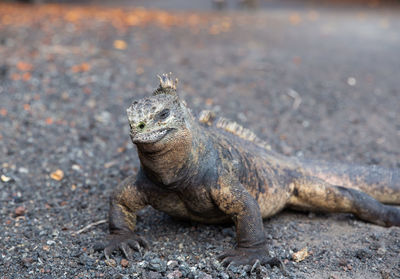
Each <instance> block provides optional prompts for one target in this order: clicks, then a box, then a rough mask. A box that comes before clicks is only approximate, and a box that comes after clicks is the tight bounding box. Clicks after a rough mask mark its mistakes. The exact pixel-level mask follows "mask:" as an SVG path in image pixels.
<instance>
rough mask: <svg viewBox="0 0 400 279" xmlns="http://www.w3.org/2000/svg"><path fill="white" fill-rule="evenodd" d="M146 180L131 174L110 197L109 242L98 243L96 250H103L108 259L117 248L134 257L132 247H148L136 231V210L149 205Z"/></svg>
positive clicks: (139, 248) (128, 256) (136, 248)
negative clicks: (145, 187)
mask: <svg viewBox="0 0 400 279" xmlns="http://www.w3.org/2000/svg"><path fill="white" fill-rule="evenodd" d="M145 183H146V181H145V180H144V179H141V175H140V174H139V175H138V177H135V176H130V177H128V178H127V179H125V180H124V181H122V182H121V183H120V184H119V185H118V187H117V189H116V190H115V191H114V193H113V195H112V196H111V198H110V209H109V216H108V218H109V230H110V235H109V236H108V242H107V243H103V244H100V245H97V247H96V250H103V249H104V255H105V257H106V258H107V259H109V258H110V257H111V254H112V253H113V252H114V251H115V250H118V249H119V250H121V251H122V253H123V254H124V255H125V257H126V258H127V259H132V251H131V248H132V249H135V250H139V251H140V250H141V247H145V248H146V247H147V243H146V241H145V240H144V239H143V238H141V237H140V236H139V235H137V234H135V233H134V229H135V226H136V212H137V211H138V210H140V209H142V208H143V207H145V206H146V205H147V201H146V200H147V199H146V195H145V193H144V191H143V184H145Z"/></svg>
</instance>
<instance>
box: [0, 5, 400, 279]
mask: <svg viewBox="0 0 400 279" xmlns="http://www.w3.org/2000/svg"><path fill="white" fill-rule="evenodd" d="M399 12H400V10H398V9H395V8H393V9H390V8H388V9H380V10H372V9H362V10H357V9H351V10H344V9H339V8H335V9H333V10H329V9H325V8H324V9H322V8H321V9H319V8H315V9H311V8H308V7H304V8H302V9H299V10H295V9H294V8H293V9H291V8H284V9H280V8H275V9H270V10H263V11H256V12H248V11H230V12H214V11H208V12H206V11H204V12H200V13H198V12H196V13H195V12H185V11H180V12H172V11H171V12H169V13H166V12H160V11H149V10H143V9H133V8H124V9H116V8H106V7H103V8H95V7H71V6H47V5H45V6H40V8H38V7H31V6H15V5H11V4H0V96H1V99H0V101H1V102H0V164H1V173H0V175H3V176H2V177H1V180H0V203H1V206H0V220H1V226H0V277H1V278H97V277H98V278H100V277H103V278H162V277H164V278H165V277H167V278H180V277H179V276H181V277H182V278H185V277H187V278H229V277H232V278H248V277H251V278H261V277H265V278H268V277H270V278H282V277H283V275H282V273H281V271H280V270H279V269H277V268H273V269H271V268H269V267H255V268H254V269H253V270H251V267H235V266H231V267H229V268H228V269H224V268H222V267H221V266H220V265H219V263H218V262H217V261H216V255H218V254H219V253H221V252H222V251H223V250H225V249H227V248H230V247H231V246H232V244H234V230H233V227H230V226H228V227H223V226H208V225H202V224H197V223H181V222H177V221H175V220H173V219H171V218H170V217H168V216H167V215H165V214H163V213H160V212H156V211H155V210H153V209H151V208H148V209H145V210H144V211H143V212H142V213H141V218H140V221H139V223H138V227H137V231H138V232H139V233H140V234H141V235H143V236H145V237H146V238H147V239H148V241H149V242H150V243H151V245H150V248H149V249H148V250H147V251H144V253H143V255H140V254H139V253H136V254H135V261H134V262H130V263H126V262H124V261H122V262H121V259H122V256H121V254H119V253H117V254H115V261H116V267H113V266H110V265H112V263H109V264H110V265H107V263H106V262H105V261H104V258H103V257H102V254H101V253H98V252H94V251H93V249H92V245H93V244H94V243H95V242H96V241H99V240H102V239H104V238H105V237H106V235H107V225H106V224H101V225H97V226H94V227H91V228H90V229H89V230H87V231H85V232H83V233H81V234H78V235H75V236H74V232H75V231H77V230H79V229H81V228H83V227H85V226H86V225H88V224H91V223H93V222H96V221H99V220H102V219H105V218H106V216H107V210H108V197H109V194H110V192H111V191H112V189H113V188H114V187H115V186H116V185H117V184H118V183H119V182H120V181H121V180H122V179H124V178H125V177H126V176H128V175H131V174H133V173H135V172H136V171H137V168H138V159H137V156H136V152H135V148H134V147H133V145H132V144H131V143H130V142H129V141H130V140H129V134H128V125H127V120H126V115H125V109H126V108H127V107H128V106H129V105H130V103H131V102H132V100H134V99H137V98H141V97H143V96H146V95H148V94H149V93H150V92H151V91H152V89H153V88H154V87H155V86H157V80H156V78H155V75H156V74H157V73H162V72H169V71H172V72H174V73H175V74H176V76H178V77H179V79H180V95H181V96H182V97H183V98H185V99H186V101H187V102H188V103H189V105H190V106H191V107H192V109H193V111H194V113H198V112H199V111H200V110H201V109H203V108H208V109H214V110H215V111H217V112H218V114H220V115H223V116H225V117H228V118H232V119H234V120H236V121H238V122H240V123H242V124H243V125H244V126H246V127H248V128H250V129H252V130H254V131H255V132H256V133H257V134H258V135H260V136H261V137H263V138H265V139H266V140H268V141H269V142H270V144H271V146H272V147H273V149H275V150H278V151H280V152H284V153H286V154H288V155H293V156H304V157H308V158H318V159H325V160H331V161H344V162H356V163H361V164H367V165H370V164H378V165H381V166H387V167H400V160H399V159H400V120H399V119H400V109H399V104H400V79H399V78H400V75H399V73H400V55H399V54H400V52H399V51H400V31H399V30H400V17H399ZM116 40H121V41H116ZM57 170H62V172H63V176H62V173H60V172H59V173H58V176H57V173H56V174H55V175H53V176H52V177H53V178H51V176H50V175H51V173H53V172H55V171H57ZM17 215H18V216H17ZM264 226H265V231H266V234H267V238H268V241H269V243H270V249H271V254H272V255H275V256H277V257H280V258H281V259H282V260H283V261H284V262H285V263H286V268H287V271H288V273H289V274H290V276H291V277H292V278H400V256H399V253H400V228H382V227H378V226H375V225H371V224H367V223H364V222H361V221H358V220H356V219H354V218H353V217H352V216H351V215H347V214H308V213H297V212H291V211H290V212H289V211H285V212H282V213H280V214H278V215H277V216H275V217H273V218H271V219H268V220H265V222H264ZM304 247H307V249H308V251H309V256H308V257H307V258H306V259H305V260H304V261H302V262H299V263H296V262H294V261H293V260H292V254H293V252H295V251H298V250H300V249H303V248H304ZM126 265H127V266H126ZM174 276H175V277H174Z"/></svg>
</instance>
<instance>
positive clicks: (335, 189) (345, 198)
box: [288, 177, 400, 226]
mask: <svg viewBox="0 0 400 279" xmlns="http://www.w3.org/2000/svg"><path fill="white" fill-rule="evenodd" d="M291 191H292V196H291V198H290V199H289V202H288V206H289V207H291V208H296V209H303V210H310V211H323V212H343V213H352V214H354V215H355V216H357V217H358V218H360V219H362V220H364V221H367V222H371V223H374V224H377V225H381V226H400V209H398V208H395V207H392V206H387V205H384V204H382V203H380V202H379V201H377V200H375V199H374V198H372V197H371V196H369V195H368V194H366V193H364V192H361V191H358V190H355V189H350V188H345V187H342V186H335V185H332V184H329V183H327V182H325V181H324V180H321V179H319V178H315V177H310V178H301V179H296V180H295V181H294V182H293V183H292V184H291Z"/></svg>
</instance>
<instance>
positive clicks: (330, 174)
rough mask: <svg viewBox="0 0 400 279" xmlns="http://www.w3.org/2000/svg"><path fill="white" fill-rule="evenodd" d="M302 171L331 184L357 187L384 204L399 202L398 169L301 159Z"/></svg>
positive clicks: (399, 183)
mask: <svg viewBox="0 0 400 279" xmlns="http://www.w3.org/2000/svg"><path fill="white" fill-rule="evenodd" d="M300 165H301V166H302V167H301V168H302V172H303V173H304V174H306V175H309V176H314V177H318V178H320V179H322V180H324V181H326V182H328V183H330V184H332V185H337V186H343V187H346V188H352V189H357V190H360V191H362V192H365V193H367V194H368V195H370V196H372V197H373V198H375V199H376V200H378V201H380V202H382V203H385V204H400V169H395V168H391V169H388V168H383V167H379V166H358V165H350V164H340V163H327V162H319V161H303V162H301V164H300Z"/></svg>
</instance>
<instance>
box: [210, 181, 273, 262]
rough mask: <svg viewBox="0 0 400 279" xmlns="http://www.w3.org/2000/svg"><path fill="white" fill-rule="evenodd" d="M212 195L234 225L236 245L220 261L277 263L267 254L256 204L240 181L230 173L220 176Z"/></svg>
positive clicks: (262, 227) (258, 209)
mask: <svg viewBox="0 0 400 279" xmlns="http://www.w3.org/2000/svg"><path fill="white" fill-rule="evenodd" d="M211 196H212V198H213V201H214V202H215V203H216V204H217V206H218V207H219V209H220V210H222V211H223V212H224V213H226V214H227V215H229V216H230V217H231V218H232V220H233V221H234V223H235V226H236V238H237V246H236V248H235V249H233V250H231V251H228V252H227V253H224V254H222V255H221V256H220V257H219V259H220V260H222V264H223V265H228V264H229V263H234V264H236V265H245V264H254V263H255V262H256V261H257V260H259V261H260V263H261V264H270V263H271V262H276V259H271V258H270V257H269V253H268V249H267V246H266V240H265V235H264V226H263V222H262V218H261V213H260V208H259V206H258V203H257V201H256V200H255V199H254V198H253V197H252V196H251V195H250V193H249V192H248V191H247V190H246V189H245V188H244V187H243V186H242V185H241V184H240V183H239V181H236V180H235V179H233V178H232V175H229V174H226V175H223V176H222V177H220V178H219V180H218V185H217V186H216V187H215V188H214V189H212V191H211Z"/></svg>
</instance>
